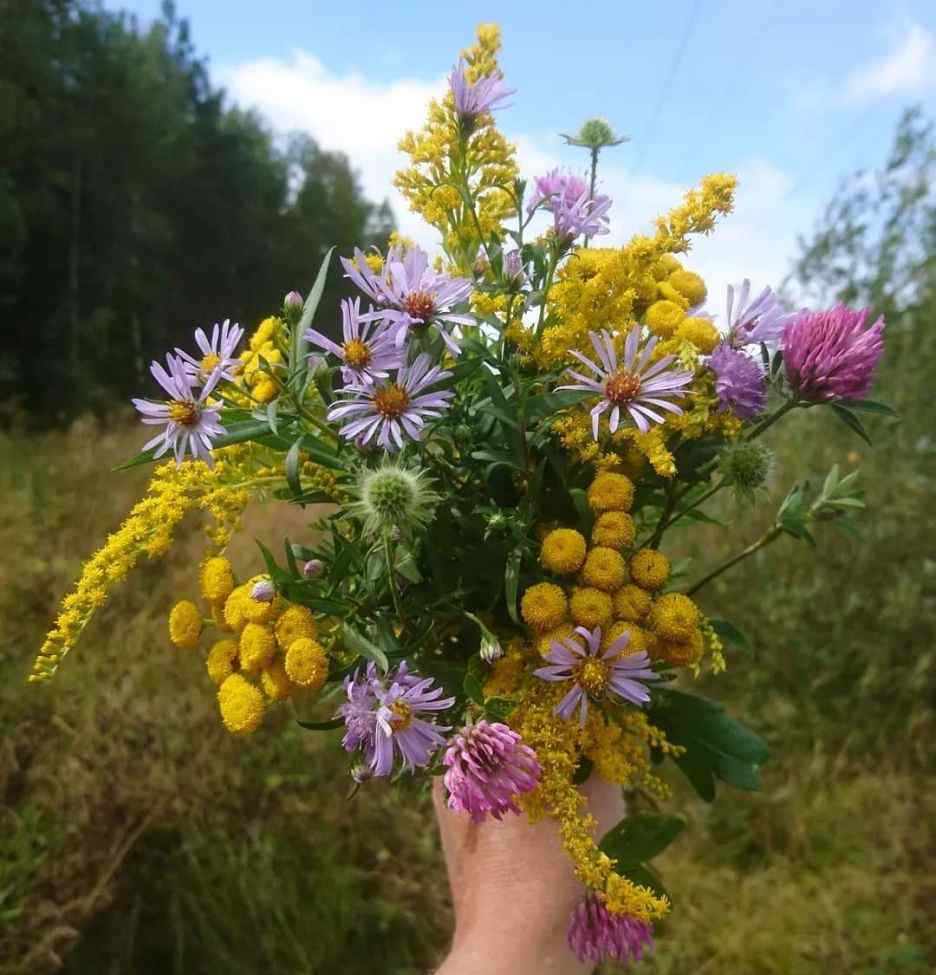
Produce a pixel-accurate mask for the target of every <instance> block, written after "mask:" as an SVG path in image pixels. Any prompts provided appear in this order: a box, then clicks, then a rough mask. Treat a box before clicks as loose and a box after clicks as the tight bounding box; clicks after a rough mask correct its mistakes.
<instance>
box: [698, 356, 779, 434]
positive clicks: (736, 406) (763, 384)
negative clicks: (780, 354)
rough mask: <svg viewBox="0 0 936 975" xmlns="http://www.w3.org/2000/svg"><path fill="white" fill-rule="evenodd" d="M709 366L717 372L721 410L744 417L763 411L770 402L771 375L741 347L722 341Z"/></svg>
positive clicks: (716, 380)
mask: <svg viewBox="0 0 936 975" xmlns="http://www.w3.org/2000/svg"><path fill="white" fill-rule="evenodd" d="M708 365H709V368H710V369H711V370H712V372H714V373H715V392H716V393H717V394H718V405H719V409H721V410H722V411H725V410H730V411H731V412H732V413H734V414H735V416H738V417H740V418H741V419H742V420H747V419H749V418H750V417H752V416H757V414H758V413H762V412H763V410H764V407H765V406H766V405H767V377H766V376H765V375H764V370H763V369H762V368H761V366H760V364H759V363H758V362H755V360H754V359H752V358H751V357H750V356H749V355H748V354H747V353H746V352H743V351H742V350H741V349H734V348H732V347H731V346H730V345H729V344H728V343H727V342H722V343H721V344H720V345H718V346H717V347H716V349H715V351H714V352H713V353H712V354H711V356H709V360H708Z"/></svg>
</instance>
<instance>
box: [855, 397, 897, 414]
mask: <svg viewBox="0 0 936 975" xmlns="http://www.w3.org/2000/svg"><path fill="white" fill-rule="evenodd" d="M842 406H844V407H847V408H848V409H850V410H859V411H860V412H863V413H879V414H880V415H881V416H900V414H899V413H898V412H897V411H896V410H894V409H891V407H889V406H888V405H887V404H886V403H878V402H876V401H875V400H873V399H843V400H842Z"/></svg>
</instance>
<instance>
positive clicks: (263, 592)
mask: <svg viewBox="0 0 936 975" xmlns="http://www.w3.org/2000/svg"><path fill="white" fill-rule="evenodd" d="M275 595H276V586H274V585H273V581H272V579H259V580H257V582H255V583H254V584H253V586H252V587H251V589H250V598H251V599H253V600H255V601H256V602H258V603H272V602H273V597H274V596H275Z"/></svg>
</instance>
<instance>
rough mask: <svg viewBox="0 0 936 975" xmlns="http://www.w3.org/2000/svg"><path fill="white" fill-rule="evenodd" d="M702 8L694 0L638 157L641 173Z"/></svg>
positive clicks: (700, 1)
mask: <svg viewBox="0 0 936 975" xmlns="http://www.w3.org/2000/svg"><path fill="white" fill-rule="evenodd" d="M701 6H702V0H692V8H691V9H690V11H689V19H688V20H687V21H686V26H685V27H684V28H683V32H682V36H681V37H680V38H679V44H678V45H677V47H676V53H675V54H674V55H673V60H672V61H671V62H670V66H669V71H668V72H667V73H666V77H665V78H664V79H663V85H662V87H661V88H660V94H659V96H658V98H657V102H656V105H655V106H654V108H653V112H652V113H651V115H650V124H649V125H648V126H647V136H646V138H645V139H644V141H643V144H642V145H641V147H640V154H639V155H638V157H637V164H636V167H635V168H636V169H637V170H638V171H639V170H640V168H641V166H642V165H643V161H644V158H645V156H646V155H647V147H648V146H649V145H650V142H651V140H652V138H653V134H654V132H655V131H656V125H657V122H658V121H659V119H660V115H661V114H662V112H663V108H664V106H665V105H666V102H667V101H668V99H669V96H670V91H671V89H672V87H673V81H674V80H675V78H676V73H677V72H678V71H679V68H680V65H681V64H682V59H683V57H684V55H685V53H686V48H687V47H688V46H689V38H690V37H691V36H692V31H693V29H694V28H695V24H696V19H697V18H698V15H699V8H700V7H701Z"/></svg>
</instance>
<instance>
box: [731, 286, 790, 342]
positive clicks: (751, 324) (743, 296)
mask: <svg viewBox="0 0 936 975" xmlns="http://www.w3.org/2000/svg"><path fill="white" fill-rule="evenodd" d="M735 298H737V302H736V301H735ZM794 317H795V313H793V314H790V313H788V312H787V311H785V310H784V308H783V305H782V304H781V303H780V299H779V298H778V297H777V296H776V295H775V294H774V293H773V292H772V291H771V290H770V288H764V290H763V291H762V292H761V293H760V294H759V295H758V296H757V297H756V298H754V299H753V300H751V282H750V281H749V280H748V279H747V278H745V279H744V281H742V282H741V284H739V285H738V286H737V293H736V292H735V288H734V286H732V285H730V284H729V285H728V301H727V305H726V321H727V329H728V342H729V343H730V344H731V345H732V346H733V347H734V348H736V349H737V348H741V347H742V346H744V345H753V344H755V343H758V342H763V343H764V344H765V345H776V344H777V343H778V342H779V341H780V339H781V338H782V337H783V330H784V328H786V325H787V322H789V321H790V320H791V319H793V318H794Z"/></svg>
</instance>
